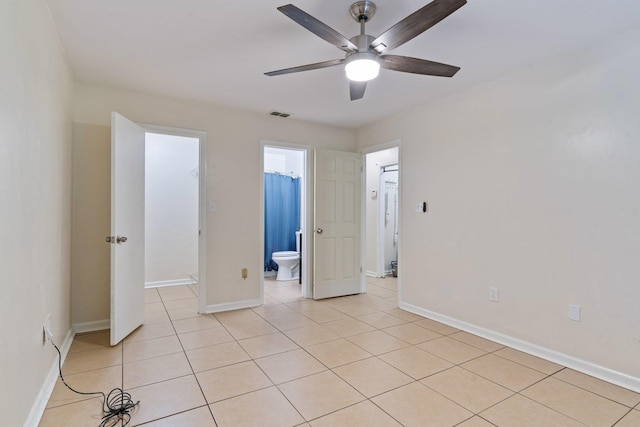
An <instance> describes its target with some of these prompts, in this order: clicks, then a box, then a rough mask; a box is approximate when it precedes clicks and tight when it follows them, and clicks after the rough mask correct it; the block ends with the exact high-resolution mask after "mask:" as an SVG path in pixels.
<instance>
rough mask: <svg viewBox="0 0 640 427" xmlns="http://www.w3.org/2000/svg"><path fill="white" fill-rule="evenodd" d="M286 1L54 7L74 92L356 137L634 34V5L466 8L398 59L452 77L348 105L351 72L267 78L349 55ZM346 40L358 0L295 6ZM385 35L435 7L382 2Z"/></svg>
mask: <svg viewBox="0 0 640 427" xmlns="http://www.w3.org/2000/svg"><path fill="white" fill-rule="evenodd" d="M287 1H288V0H259V1H247V2H242V1H238V0H235V1H233V0H179V1H177V0H133V1H132V0H48V2H49V5H50V8H51V11H52V14H53V17H54V20H55V22H56V24H57V26H58V29H59V31H60V35H61V37H62V41H63V44H64V46H65V48H66V50H67V54H68V58H69V61H70V63H71V67H72V69H73V72H74V74H75V77H76V79H77V80H78V81H81V82H85V83H92V84H97V85H104V86H109V87H114V88H122V89H130V90H135V91H139V92H146V93H152V94H159V95H167V96H171V97H177V98H182V99H188V100H194V101H201V102H206V103H212V104H218V105H227V106H232V107H238V108H243V109H248V110H252V111H258V112H264V113H265V114H267V113H268V112H270V111H272V110H277V111H282V112H287V113H291V114H292V115H293V117H295V118H298V119H302V120H309V121H314V122H319V123H326V124H333V125H337V126H343V127H350V128H358V127H361V126H363V125H366V124H367V123H371V122H373V121H375V120H378V119H381V118H384V117H387V116H389V115H391V114H394V113H397V112H399V111H402V110H405V109H408V108H411V107H414V106H417V105H420V104H424V103H427V102H430V101H433V100H435V99H437V98H440V97H443V96H446V95H448V94H451V93H455V92H459V91H462V90H465V89H468V88H470V87H472V86H475V85H478V84H482V83H484V82H487V81H490V80H492V79H494V78H496V77H498V76H500V75H501V74H504V73H506V72H508V71H510V70H513V69H517V68H520V67H525V66H527V65H528V64H531V63H533V62H536V61H539V60H540V59H543V58H547V57H553V56H556V55H561V54H564V53H567V52H570V51H571V50H572V49H575V48H577V47H580V46H583V45H587V44H589V43H590V42H593V41H594V40H597V39H600V38H603V37H606V36H608V35H610V34H614V33H618V32H621V31H624V30H626V29H629V28H633V27H634V26H638V22H639V18H640V1H638V0H613V1H608V2H607V1H603V0H528V1H524V0H469V2H468V4H467V5H465V6H463V7H462V8H461V9H459V10H458V11H456V12H454V13H453V14H452V15H451V16H449V17H448V18H446V19H445V20H444V21H442V22H440V23H439V24H437V25H436V26H435V27H433V28H431V29H429V30H427V31H426V32H425V33H423V34H421V35H419V36H418V37H416V38H415V39H413V40H411V41H409V42H407V43H406V44H405V45H403V46H401V47H399V48H398V49H396V50H394V51H392V52H391V53H393V54H399V55H407V56H414V57H419V58H424V59H430V60H433V61H438V62H444V63H447V64H451V65H457V66H459V67H461V68H462V69H461V70H460V71H459V72H458V74H456V75H455V76H454V77H453V78H450V79H449V78H442V77H430V76H421V75H413V74H407V73H399V72H396V71H389V70H381V72H380V76H379V77H378V78H377V79H376V80H374V81H372V82H369V84H368V87H367V92H366V94H365V96H364V98H363V99H361V100H358V101H350V100H349V94H348V81H347V79H346V77H345V75H344V70H343V67H341V66H337V67H332V68H325V69H321V70H314V71H306V72H302V73H296V74H289V75H282V76H275V77H267V76H264V75H263V73H264V72H267V71H272V70H278V69H282V68H287V67H292V66H297V65H303V64H308V63H313V62H320V61H325V60H329V59H335V58H342V57H343V56H344V52H342V51H341V50H339V49H337V48H336V47H334V46H332V45H330V44H328V43H327V42H325V41H324V40H322V39H320V38H318V37H317V36H315V35H313V34H311V33H310V32H308V31H307V30H305V29H304V28H302V27H301V26H299V25H298V24H296V23H295V22H294V21H292V20H291V19H289V18H287V17H286V16H285V15H283V14H282V13H280V12H278V11H277V10H276V7H278V6H281V5H283V4H286V2H287ZM292 1H293V4H295V5H296V6H298V7H299V8H301V9H302V10H304V11H305V12H307V13H309V14H311V15H313V16H314V17H316V18H317V19H319V20H321V21H322V22H324V23H325V24H327V25H329V26H330V27H332V28H334V29H336V30H337V31H338V32H340V33H342V34H343V35H345V36H346V37H347V38H350V37H352V36H353V35H355V34H357V33H358V32H359V27H358V24H357V23H356V22H355V21H353V20H352V18H351V17H350V16H349V12H348V8H349V5H350V4H351V3H352V0H324V1H317V0H316V1H313V0H292ZM374 1H375V2H376V5H377V12H376V15H375V16H374V18H373V19H372V20H371V21H370V23H369V24H367V31H366V32H367V34H370V35H372V36H377V35H379V34H380V33H382V32H383V31H385V30H386V29H387V28H389V27H390V26H391V25H393V24H395V23H396V22H398V21H399V20H401V19H402V18H404V17H405V16H407V15H409V14H410V13H412V12H414V11H415V10H417V9H419V8H420V7H422V6H424V5H425V4H427V3H428V0H374Z"/></svg>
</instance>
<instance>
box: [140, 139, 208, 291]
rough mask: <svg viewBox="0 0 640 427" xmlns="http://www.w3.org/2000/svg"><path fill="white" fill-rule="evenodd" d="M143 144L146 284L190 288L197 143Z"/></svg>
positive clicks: (195, 228)
mask: <svg viewBox="0 0 640 427" xmlns="http://www.w3.org/2000/svg"><path fill="white" fill-rule="evenodd" d="M145 140H146V143H145V150H146V152H145V265H144V273H145V284H147V285H153V284H156V285H159V284H163V282H164V284H166V283H176V282H178V281H182V282H185V283H187V282H189V281H190V275H193V276H195V277H197V276H198V168H199V163H198V159H199V154H198V150H199V145H198V139H197V138H191V137H184V136H175V135H163V134H158V133H147V134H146V138H145Z"/></svg>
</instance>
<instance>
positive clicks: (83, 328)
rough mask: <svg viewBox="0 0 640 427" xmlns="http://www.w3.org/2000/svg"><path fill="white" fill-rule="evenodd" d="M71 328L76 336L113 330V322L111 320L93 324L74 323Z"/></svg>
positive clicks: (95, 321) (97, 321) (98, 321)
mask: <svg viewBox="0 0 640 427" xmlns="http://www.w3.org/2000/svg"><path fill="white" fill-rule="evenodd" d="M71 327H72V328H73V332H75V333H76V334H82V333H84V332H95V331H104V330H105V329H109V328H111V321H110V320H109V319H102V320H94V321H93V322H82V323H74V324H73V325H71Z"/></svg>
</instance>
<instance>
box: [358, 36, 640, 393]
mask: <svg viewBox="0 0 640 427" xmlns="http://www.w3.org/2000/svg"><path fill="white" fill-rule="evenodd" d="M638 45H640V32H639V31H633V32H628V33H626V34H621V35H619V36H617V37H614V38H612V39H609V40H607V41H604V42H601V43H599V44H595V45H591V46H590V47H588V48H585V49H583V50H581V51H578V52H574V53H571V54H568V55H564V56H562V57H558V58H553V59H551V60H549V61H548V62H544V63H538V64H531V65H530V67H528V69H526V70H522V71H520V72H516V73H512V74H509V75H506V76H504V77H500V78H498V79H497V80H495V81H494V82H492V83H489V84H486V85H483V86H480V87H477V88H475V89H473V90H470V91H467V92H465V93H462V94H460V95H458V96H453V97H450V98H447V99H442V100H439V101H437V102H433V103H431V104H430V105H426V106H423V107H421V108H417V109H415V110H411V111H409V112H405V113H403V114H402V115H401V116H397V117H391V118H389V119H387V120H385V121H383V122H381V123H378V124H375V125H372V126H368V127H366V128H363V129H361V130H360V131H359V132H358V145H359V148H361V149H362V147H363V146H365V145H375V144H380V143H383V142H386V141H390V140H393V139H396V138H397V139H400V140H401V157H402V159H401V162H402V170H401V179H402V241H401V252H402V264H401V266H400V273H401V276H400V279H401V299H402V301H403V303H404V304H406V305H407V306H408V307H411V308H412V309H416V310H419V311H422V312H423V313H428V314H434V313H435V314H440V315H445V316H448V317H449V318H450V319H451V320H454V321H457V322H466V324H467V325H468V326H471V327H473V328H477V329H478V330H480V331H485V332H488V333H489V334H492V335H493V336H496V337H500V336H502V337H503V338H505V339H506V338H509V337H511V338H515V339H518V340H522V342H521V343H518V342H515V344H517V345H520V344H522V345H524V346H528V347H529V348H531V349H536V350H537V351H538V350H539V351H540V353H544V354H546V355H547V356H549V355H551V356H554V357H556V358H557V359H562V358H563V357H565V356H566V357H567V358H568V362H571V363H574V364H575V365H576V366H581V367H583V368H586V369H592V370H593V371H594V372H596V373H597V374H599V375H600V376H603V375H604V374H607V369H610V370H613V371H614V372H611V378H613V379H614V380H616V381H617V382H619V383H625V384H627V385H629V386H632V387H634V388H635V389H637V390H640V379H639V378H640V364H639V363H638V361H639V360H640V328H639V326H640V310H638V301H640V286H639V278H640V270H639V266H640V263H639V262H638V260H640V191H639V189H638V184H639V183H640V168H639V167H638V165H639V164H640V144H639V143H638V141H639V140H640V121H639V120H638V112H639V111H640V83H639V81H638V78H637V70H638V68H639V67H640V50H639V49H638V48H637V46H638ZM462 65H463V66H464V64H462ZM471 71H472V70H469V72H471ZM422 200H426V201H427V202H429V212H428V213H427V214H419V213H415V210H414V209H411V206H415V204H416V203H417V202H420V201H422ZM490 286H495V287H497V288H499V292H500V302H499V303H497V304H496V303H492V302H489V301H488V288H489V287H490ZM569 304H579V305H581V307H582V321H581V322H579V323H577V322H573V321H570V320H569V319H568V311H569ZM500 334H502V335H500ZM512 341H513V340H512ZM536 346H538V347H536ZM582 362H585V363H582ZM603 368H604V369H603ZM626 376H630V377H631V378H627V377H626Z"/></svg>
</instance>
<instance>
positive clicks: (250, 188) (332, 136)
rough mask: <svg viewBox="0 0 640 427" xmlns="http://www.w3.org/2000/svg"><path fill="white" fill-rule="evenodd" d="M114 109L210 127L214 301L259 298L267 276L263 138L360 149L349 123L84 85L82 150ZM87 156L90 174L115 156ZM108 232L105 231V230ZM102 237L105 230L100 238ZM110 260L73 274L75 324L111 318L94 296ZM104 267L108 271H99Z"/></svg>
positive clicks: (155, 120) (79, 90) (104, 282)
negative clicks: (246, 272) (337, 124)
mask: <svg viewBox="0 0 640 427" xmlns="http://www.w3.org/2000/svg"><path fill="white" fill-rule="evenodd" d="M111 111H117V112H119V113H121V114H123V115H124V116H126V117H128V118H129V119H131V120H133V121H135V122H138V123H147V124H155V125H161V126H171V127H178V128H186V129H193V130H202V131H206V132H207V159H206V161H207V170H206V174H207V178H206V181H207V206H209V203H210V202H215V203H216V206H217V210H216V212H213V213H212V212H207V218H206V221H207V225H206V226H207V229H206V231H207V261H206V269H207V305H208V306H212V307H215V308H219V307H220V306H224V305H225V304H230V303H236V302H239V301H252V300H257V299H259V298H260V277H261V275H262V266H263V264H264V261H263V260H262V259H261V250H262V247H263V242H262V241H261V238H260V230H261V224H262V223H261V221H262V220H263V219H262V216H261V200H262V188H261V187H260V183H261V171H262V166H261V164H260V156H261V141H278V142H286V143H294V144H301V145H307V146H312V147H317V148H327V149H335V150H342V151H354V150H355V131H353V130H349V129H342V128H334V127H328V126H323V125H317V124H313V123H305V122H301V121H296V120H295V119H286V120H285V119H281V118H277V117H272V116H269V115H268V114H267V113H266V112H265V113H264V114H258V113H250V112H244V111H239V110H234V109H230V108H226V107H218V106H212V105H204V104H197V103H190V102H185V101H180V100H175V99H169V98H163V97H156V96H150V95H143V94H139V93H134V92H129V91H118V90H112V89H107V88H102V87H96V86H89V85H83V84H78V85H76V99H75V113H74V122H75V127H74V129H75V130H77V131H79V132H83V133H82V134H80V133H76V135H75V136H76V138H75V144H76V152H77V153H78V152H83V153H85V154H88V153H91V150H92V149H91V150H88V149H86V148H82V146H86V145H91V144H93V143H94V142H95V141H97V140H99V141H100V142H98V144H99V145H100V146H102V144H104V142H105V137H106V135H107V133H108V132H110V131H109V129H108V127H107V126H109V124H110V113H111ZM98 136H99V137H98ZM94 137H95V138H94ZM96 138H97V139H96ZM96 149H97V148H96ZM100 149H101V150H102V148H100ZM87 150H88V151H87ZM85 159H86V160H87V161H88V162H93V164H85V165H82V166H78V165H77V164H76V170H78V169H79V168H82V170H84V171H86V172H88V173H90V174H98V173H104V172H100V170H101V168H100V167H99V166H98V165H97V163H96V162H108V158H103V159H100V157H99V156H93V155H91V156H87V157H85ZM83 161H84V160H83ZM76 163H77V162H76ZM81 179H82V178H81V177H79V176H78V177H76V180H81ZM92 180H93V181H96V182H105V181H108V176H105V177H100V178H98V177H96V176H94V177H93V178H92ZM101 188H102V187H101ZM99 191H100V192H101V193H100V192H97V193H92V194H91V198H93V200H97V199H100V201H99V202H98V203H99V204H100V206H103V205H104V203H105V201H107V203H108V199H109V193H108V192H106V190H104V189H103V190H99ZM102 193H104V194H102ZM76 206H78V204H77V203H76ZM78 221H80V219H78ZM102 222H104V221H102ZM102 222H101V223H102ZM74 224H75V223H74ZM105 224H106V222H105ZM101 233H102V234H104V233H103V232H102V231H101ZM102 234H100V233H96V239H97V240H96V241H95V243H94V245H95V250H96V251H102V250H103V249H104V244H103V242H104V236H102ZM107 234H108V231H107ZM107 234H104V235H107ZM100 236H102V237H101V238H99V237H100ZM74 238H75V237H74ZM74 241H75V240H74ZM74 253H76V252H74ZM82 253H83V254H87V253H88V252H84V251H82ZM96 253H97V252H96ZM74 259H76V258H74ZM108 262H109V259H108V256H104V257H103V264H102V265H101V266H99V268H97V269H96V270H94V271H92V272H88V271H86V272H84V273H82V274H79V275H78V276H75V275H74V283H73V289H74V306H73V307H74V309H73V313H74V317H73V323H74V324H75V323H86V322H94V321H101V320H104V319H105V317H104V316H105V315H106V316H108V309H109V300H108V298H107V299H103V298H96V297H94V295H97V294H100V295H103V294H105V292H108V287H109V278H108V275H107V274H106V273H107V272H108ZM74 265H78V266H80V267H79V268H84V267H82V266H81V265H82V263H75V264H74ZM244 267H246V268H248V270H249V277H248V279H247V280H243V279H242V278H241V269H242V268H244ZM98 270H99V271H101V272H105V274H104V275H103V276H101V277H96V271H98ZM76 278H77V279H78V280H77V281H76V280H75V279H76ZM94 279H95V280H94ZM76 289H78V290H80V289H81V290H82V291H81V292H82V295H81V296H79V297H78V298H77V299H76V298H75V292H76ZM105 289H106V290H107V291H105ZM94 291H95V292H94ZM79 293H80V291H79ZM80 307H81V308H80Z"/></svg>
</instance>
